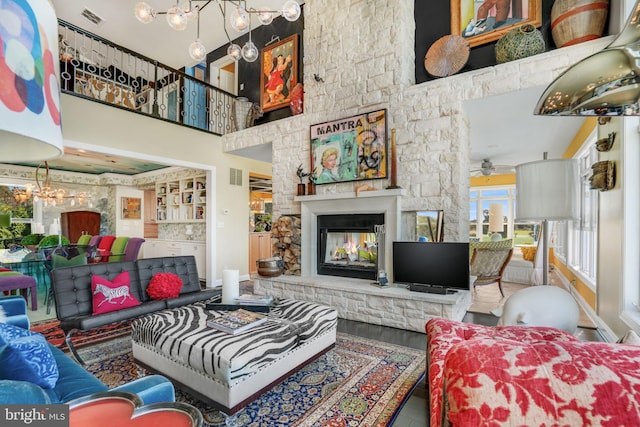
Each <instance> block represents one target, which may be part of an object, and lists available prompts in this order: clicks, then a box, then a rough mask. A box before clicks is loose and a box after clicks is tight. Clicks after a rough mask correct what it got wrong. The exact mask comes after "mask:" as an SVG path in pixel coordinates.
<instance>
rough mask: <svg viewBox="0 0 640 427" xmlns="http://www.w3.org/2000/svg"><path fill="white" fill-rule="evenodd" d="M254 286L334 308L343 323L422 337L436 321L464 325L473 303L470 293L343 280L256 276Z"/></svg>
mask: <svg viewBox="0 0 640 427" xmlns="http://www.w3.org/2000/svg"><path fill="white" fill-rule="evenodd" d="M253 282H254V285H253V286H254V291H255V293H256V294H261V295H272V296H274V297H277V298H294V299H299V300H302V301H312V302H315V303H318V304H324V305H327V306H330V307H333V308H335V309H336V310H338V316H339V317H340V318H342V319H349V320H356V321H359V322H365V323H371V324H374V325H383V326H389V327H392V328H399V329H406V330H410V331H416V332H422V333H425V330H424V327H425V324H426V323H427V321H428V320H429V319H431V318H433V317H444V318H447V319H452V320H458V321H461V320H462V318H463V317H464V315H465V313H466V312H467V309H468V308H469V307H470V306H471V303H472V295H471V292H470V291H459V292H456V293H454V294H450V295H436V294H426V293H422V292H411V291H409V290H408V289H404V288H396V287H392V286H390V287H386V288H379V287H377V286H374V285H371V281H367V280H363V279H350V278H344V277H332V276H317V277H300V276H284V275H282V276H278V277H259V276H256V277H254V278H253Z"/></svg>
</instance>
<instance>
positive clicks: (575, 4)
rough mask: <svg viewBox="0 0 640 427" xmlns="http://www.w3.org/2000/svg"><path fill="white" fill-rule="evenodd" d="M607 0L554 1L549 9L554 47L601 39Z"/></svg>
mask: <svg viewBox="0 0 640 427" xmlns="http://www.w3.org/2000/svg"><path fill="white" fill-rule="evenodd" d="M608 12H609V0H556V1H555V3H553V7H552V8H551V36H552V37H553V41H554V43H555V44H556V47H563V46H571V45H574V44H578V43H582V42H586V41H588V40H593V39H597V38H599V37H602V33H603V32H604V27H605V25H606V23H607V15H608Z"/></svg>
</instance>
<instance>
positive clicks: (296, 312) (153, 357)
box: [131, 299, 338, 415]
mask: <svg viewBox="0 0 640 427" xmlns="http://www.w3.org/2000/svg"><path fill="white" fill-rule="evenodd" d="M220 315H221V313H220V312H212V311H209V310H207V309H206V308H205V305H204V303H196V304H193V305H189V306H184V307H181V308H175V309H171V310H164V311H160V312H156V313H153V314H150V315H148V316H145V317H142V318H139V319H136V320H135V321H134V322H133V323H132V325H131V337H132V340H133V356H134V358H135V359H136V361H137V362H139V363H140V364H142V365H143V366H147V367H149V368H151V369H152V370H154V371H157V372H160V373H162V374H163V375H165V376H167V377H169V378H171V379H172V380H173V381H174V382H175V383H177V385H178V386H179V387H182V388H184V389H186V390H188V391H189V392H191V393H192V394H194V395H195V396H197V397H199V398H201V399H203V400H205V401H208V402H209V403H211V404H213V405H215V406H217V407H218V408H220V409H222V410H223V411H224V412H225V413H227V414H228V415H231V414H234V413H235V412H237V411H238V410H239V409H241V408H242V407H243V406H244V405H246V404H247V403H249V402H250V401H252V400H254V399H255V398H257V397H258V396H259V395H260V394H262V393H263V392H265V391H267V390H269V388H271V387H272V386H273V385H275V384H276V383H277V382H279V381H281V380H282V379H283V378H285V377H286V376H288V375H289V374H290V373H291V372H293V371H295V370H296V369H298V368H299V367H301V366H302V365H304V364H306V363H308V362H310V361H311V360H313V359H314V358H316V357H318V356H320V355H321V354H323V353H324V352H325V351H327V350H329V349H330V348H331V347H332V346H333V345H334V344H335V341H336V325H337V318H338V313H337V311H336V310H334V309H333V308H330V307H327V306H323V305H319V304H314V303H309V302H303V301H297V300H292V299H282V300H279V301H278V303H277V304H276V305H275V306H274V307H273V308H272V309H271V312H270V313H269V320H267V322H265V323H263V324H261V325H258V326H256V327H254V328H251V329H249V330H248V331H246V332H244V333H241V334H238V335H230V334H226V333H224V332H220V331H216V330H214V329H212V328H209V327H208V326H207V325H206V320H207V318H208V317H214V316H220Z"/></svg>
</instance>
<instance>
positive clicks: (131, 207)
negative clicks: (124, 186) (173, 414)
mask: <svg viewBox="0 0 640 427" xmlns="http://www.w3.org/2000/svg"><path fill="white" fill-rule="evenodd" d="M141 203H142V199H140V198H138V197H123V198H122V206H121V208H122V219H141V218H142V211H141V208H140V206H141Z"/></svg>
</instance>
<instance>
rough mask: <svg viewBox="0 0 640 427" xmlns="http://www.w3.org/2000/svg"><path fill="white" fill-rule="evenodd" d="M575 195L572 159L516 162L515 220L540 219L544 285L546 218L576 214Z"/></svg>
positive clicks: (545, 281)
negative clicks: (517, 163) (518, 163)
mask: <svg viewBox="0 0 640 427" xmlns="http://www.w3.org/2000/svg"><path fill="white" fill-rule="evenodd" d="M545 159H546V153H545ZM577 197H578V167H577V163H576V161H575V160H574V159H555V160H541V161H537V162H530V163H524V164H521V165H518V166H516V221H542V251H543V258H542V260H543V261H542V268H543V270H544V271H543V278H544V279H543V284H544V285H548V284H549V235H550V230H549V221H564V220H569V219H575V218H577V217H578V215H577V212H576V208H577V205H578V204H577V203H576V199H577Z"/></svg>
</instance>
